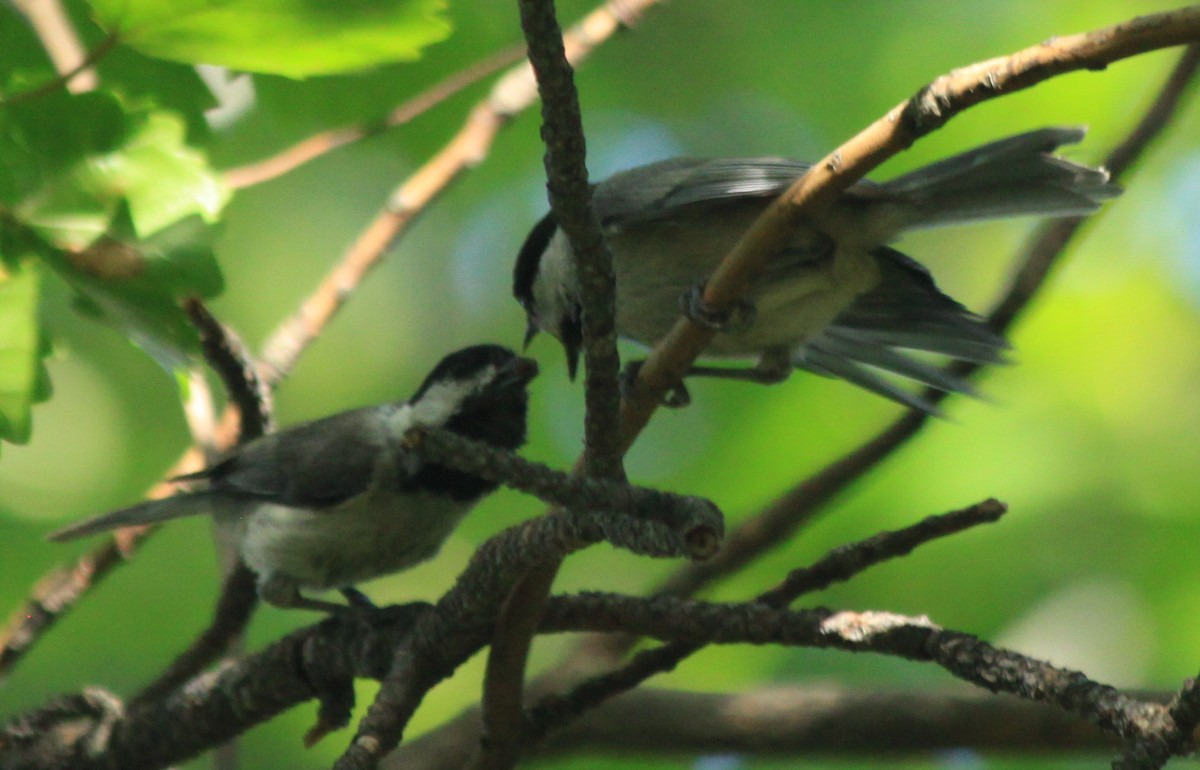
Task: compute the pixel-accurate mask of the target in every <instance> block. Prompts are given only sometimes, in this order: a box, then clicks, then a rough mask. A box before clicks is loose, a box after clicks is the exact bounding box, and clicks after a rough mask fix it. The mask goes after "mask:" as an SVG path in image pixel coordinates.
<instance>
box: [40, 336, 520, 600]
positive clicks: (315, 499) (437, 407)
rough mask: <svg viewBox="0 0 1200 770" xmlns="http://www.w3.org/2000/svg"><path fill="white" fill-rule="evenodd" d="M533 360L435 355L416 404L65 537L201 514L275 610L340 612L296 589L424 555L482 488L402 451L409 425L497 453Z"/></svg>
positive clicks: (213, 470) (516, 435)
mask: <svg viewBox="0 0 1200 770" xmlns="http://www.w3.org/2000/svg"><path fill="white" fill-rule="evenodd" d="M536 374H537V364H536V363H535V362H534V361H532V360H530V359H527V358H518V357H517V356H516V355H515V354H514V353H513V352H512V351H510V350H508V349H507V348H502V347H499V346H497V345H477V346H475V347H469V348H466V349H464V350H460V351H458V352H456V353H451V354H450V355H448V356H446V357H445V358H444V359H442V361H441V363H439V364H438V365H437V366H436V367H434V369H433V371H432V372H430V374H429V376H428V377H426V378H425V381H424V382H423V383H422V384H421V387H419V388H418V389H417V392H416V393H415V394H413V397H412V398H410V399H409V400H408V401H395V402H391V403H387V404H381V405H379V406H369V407H364V408H361V409H354V410H351V411H348V412H342V413H341V414H335V415H332V416H330V417H325V418H322V419H319V420H314V421H313V422H308V423H303V424H301V425H296V426H293V427H291V428H288V429H286V430H282V431H280V432H278V433H273V434H271V435H267V436H263V437H261V438H258V439H255V440H253V441H250V442H248V443H246V444H244V445H243V446H240V447H238V448H237V449H235V450H233V451H232V452H231V453H230V454H229V455H228V456H226V457H225V458H224V459H222V460H221V461H220V462H218V463H216V464H215V465H213V466H212V467H210V468H207V469H205V470H202V471H200V472H198V473H191V474H188V475H186V476H181V477H179V480H182V481H194V482H201V483H202V484H203V487H202V488H201V489H197V490H194V491H190V492H184V493H182V494H178V495H175V496H174V497H169V498H166V499H163V500H153V501H148V502H144V503H139V504H138V505H134V506H131V507H129V508H123V509H121V510H118V511H113V512H111V513H107V514H104V515H102V516H98V517H96V518H93V519H89V520H87V521H83V522H80V523H78V524H73V525H71V526H69V527H66V528H64V529H60V530H58V531H57V532H55V533H53V534H52V535H50V539H51V540H70V539H73V538H77V537H81V536H83V535H90V534H92V533H94V532H100V531H103V530H108V529H113V528H115V527H124V526H128V525H132V524H148V523H150V522H156V521H164V520H166V519H174V518H177V517H180V516H191V515H195V514H204V513H207V514H210V515H212V516H213V517H214V518H215V519H216V522H217V525H218V526H219V527H221V528H225V529H227V530H229V531H231V533H232V535H233V541H234V542H236V543H237V547H238V551H239V553H240V555H241V557H242V559H243V560H244V561H245V563H246V564H247V565H248V566H249V567H250V569H252V570H253V571H254V572H255V573H256V574H257V576H258V594H259V596H260V597H262V599H263V600H264V601H266V602H267V603H269V604H274V605H276V606H279V607H304V608H308V609H314V610H321V611H337V610H344V609H345V607H344V606H343V605H339V604H335V603H332V602H323V601H318V600H314V599H309V598H306V597H304V596H302V595H301V594H300V590H301V589H312V590H316V591H324V590H327V589H332V588H337V589H341V590H342V591H343V593H345V594H346V596H347V598H348V599H350V600H351V602H352V603H354V602H356V601H359V600H362V599H361V594H359V593H358V592H357V591H356V590H354V589H353V588H352V587H353V586H354V584H356V583H359V582H362V581H364V580H370V579H372V578H375V577H379V576H381V575H386V574H389V573H392V572H397V571H400V570H403V569H406V568H408V567H411V566H412V565H414V564H417V563H418V562H422V561H425V560H426V559H429V558H431V557H433V556H434V554H436V553H437V552H438V550H439V549H440V548H441V546H442V542H443V541H445V539H446V538H447V537H448V536H449V535H450V533H451V531H453V530H454V528H455V527H456V526H457V525H458V523H459V521H461V520H462V518H463V516H465V515H466V513H467V512H468V511H470V510H471V508H473V507H474V506H475V504H476V503H478V502H479V501H480V500H481V499H483V497H485V496H486V495H487V494H488V493H490V492H492V491H493V490H494V489H495V488H496V484H495V483H494V482H491V481H486V480H484V479H481V478H478V477H476V476H472V475H470V474H466V473H462V472H460V471H457V470H453V469H451V468H447V467H445V466H441V465H437V464H433V463H427V462H423V461H422V460H421V458H419V457H417V456H415V455H414V454H412V453H411V452H409V451H407V450H406V449H405V448H404V446H403V445H402V443H401V442H402V439H403V438H404V434H405V433H406V432H407V431H408V430H409V429H410V428H413V427H416V426H429V427H440V428H445V429H447V430H451V431H454V432H455V433H458V434H460V435H462V436H466V437H468V438H472V439H476V440H478V441H483V442H486V443H488V444H490V445H492V446H495V447H499V448H502V449H510V450H511V449H516V448H518V447H520V446H521V445H522V444H524V443H525V423H526V413H527V408H528V401H529V396H528V392H527V390H526V386H527V385H528V384H529V382H530V380H532V379H533V377H534V376H535V375H536Z"/></svg>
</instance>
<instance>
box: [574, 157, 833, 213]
mask: <svg viewBox="0 0 1200 770" xmlns="http://www.w3.org/2000/svg"><path fill="white" fill-rule="evenodd" d="M811 165H812V164H810V163H802V162H800V161H796V160H788V159H787V158H772V157H764V158H674V159H671V160H664V161H659V162H658V163H651V164H649V165H646V166H639V167H637V168H633V169H630V170H628V171H623V172H621V173H618V174H614V175H613V176H611V177H609V179H607V180H606V181H604V182H601V183H600V184H599V185H597V187H596V190H595V193H594V202H595V206H596V213H597V216H598V217H599V218H600V222H601V224H602V225H605V226H620V225H622V224H626V223H632V222H647V221H652V220H655V219H661V218H663V217H665V216H668V215H669V214H670V213H671V212H673V211H675V210H677V209H679V208H682V207H688V206H696V205H702V204H711V203H717V202H720V201H727V200H730V199H736V198H762V197H770V196H774V195H778V194H779V193H781V192H783V191H784V190H785V189H787V187H788V185H790V184H791V183H792V182H794V181H795V180H796V179H798V178H799V177H800V176H801V175H803V174H804V173H805V172H806V171H808V169H809V168H810V167H811Z"/></svg>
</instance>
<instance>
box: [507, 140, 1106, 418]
mask: <svg viewBox="0 0 1200 770" xmlns="http://www.w3.org/2000/svg"><path fill="white" fill-rule="evenodd" d="M1083 135H1084V131H1083V130H1082V129H1078V128H1044V129H1041V130H1039V131H1032V132H1030V133H1026V134H1020V135H1018V136H1013V137H1010V138H1008V139H1003V140H1000V141H998V142H993V143H992V144H987V145H984V146H982V147H979V148H976V149H974V150H971V151H969V152H966V153H963V154H961V155H957V156H955V157H952V158H949V159H946V160H943V161H940V162H938V163H934V164H932V165H929V166H926V167H924V168H922V169H919V170H917V171H914V172H912V173H909V174H905V175H904V176H901V177H899V178H897V179H893V180H891V181H890V182H885V183H882V184H877V183H872V182H868V181H862V182H859V183H857V184H855V185H853V186H852V187H850V188H849V189H848V190H846V191H845V192H844V193H843V194H842V196H841V198H840V199H839V200H838V201H837V202H836V203H835V204H833V205H832V206H831V207H830V208H829V209H828V210H826V211H822V212H821V213H820V214H819V215H813V217H812V218H810V219H809V221H808V222H807V223H805V224H802V225H801V226H800V227H798V228H797V229H796V230H795V232H794V233H793V234H792V236H791V238H790V240H789V242H788V245H787V246H786V247H785V248H784V249H782V250H781V251H779V252H777V253H776V254H774V255H772V256H771V257H770V258H769V260H768V262H767V265H766V268H765V270H764V271H763V273H762V274H761V275H760V276H759V278H758V279H757V281H756V283H755V284H754V285H753V286H752V287H751V288H750V291H749V295H748V297H747V304H746V306H745V307H743V308H742V315H743V319H744V322H743V323H741V324H736V326H741V327H742V328H734V327H735V324H731V323H729V322H728V320H727V319H716V318H714V317H713V314H712V312H711V311H710V310H707V309H706V308H704V307H703V303H702V302H701V301H700V300H699V299H698V298H699V297H700V294H699V289H700V288H702V287H703V285H704V282H705V281H706V280H707V279H708V277H709V275H710V274H711V273H712V272H713V270H714V268H716V266H717V264H718V263H719V262H720V261H721V259H722V258H723V257H724V256H725V255H726V254H727V253H728V252H729V250H730V249H731V248H732V247H733V245H734V244H735V243H736V242H737V240H738V238H739V237H740V236H741V235H742V234H743V233H744V232H745V231H746V230H747V229H748V228H749V226H750V224H751V223H752V222H753V221H754V219H755V218H756V217H757V216H758V215H759V214H760V213H761V212H762V211H763V209H764V208H766V207H767V205H768V204H769V203H770V202H771V201H772V199H774V198H775V197H777V196H778V195H779V194H780V193H782V192H783V191H784V190H785V189H787V187H788V186H790V185H791V184H792V183H793V182H794V181H795V180H796V179H797V178H798V177H800V176H801V175H802V174H804V172H806V171H807V170H808V169H809V167H810V165H811V164H808V163H801V162H799V161H793V160H786V159H783V158H716V159H707V160H706V159H691V158H678V159H674V160H666V161H662V162H659V163H652V164H650V165H648V166H641V167H638V168H634V169H631V170H629V171H624V172H621V173H619V174H616V175H615V176H613V177H611V178H610V179H608V180H607V181H604V182H601V183H599V184H597V185H596V186H595V188H594V190H593V195H594V198H593V200H594V204H595V209H596V214H597V216H598V218H599V220H600V225H601V227H602V228H603V230H604V234H605V236H606V238H607V241H608V245H609V248H610V249H611V251H612V256H613V269H614V271H615V273H616V284H617V286H616V288H617V304H616V326H617V333H618V334H620V335H621V336H622V337H625V338H628V339H631V340H634V341H636V342H639V343H641V344H643V345H647V346H649V345H652V344H653V343H654V342H655V341H656V340H658V339H659V338H660V337H662V336H663V335H664V334H665V333H666V332H667V331H668V330H669V329H670V328H671V326H672V325H673V324H674V322H675V319H676V318H677V316H678V313H679V309H680V304H681V300H682V303H683V308H684V312H687V313H689V314H690V315H691V317H692V318H694V319H696V320H697V321H698V322H701V323H707V324H709V325H711V326H714V327H715V328H717V329H718V330H719V332H718V334H717V335H716V336H715V337H714V338H713V341H712V343H711V344H710V345H709V347H708V348H707V350H706V351H705V353H706V355H710V356H718V357H735V358H736V357H741V358H757V364H756V365H755V366H754V367H753V368H740V369H732V368H715V367H702V366H697V367H693V369H692V370H691V371H690V372H689V374H696V375H707V376H717V377H726V378H736V379H748V380H752V381H757V382H777V381H780V380H783V379H786V377H787V376H788V375H789V374H790V372H791V370H792V368H793V367H796V368H800V369H806V370H808V371H812V372H816V373H818V374H822V375H825V376H830V377H841V378H844V379H846V380H848V381H850V382H852V383H854V384H856V385H859V386H861V387H863V388H866V389H867V390H870V391H873V392H875V393H878V394H880V395H883V396H886V397H887V398H890V399H893V400H895V401H898V402H900V403H902V404H906V405H908V406H911V407H916V408H918V409H923V410H925V411H930V412H932V411H934V407H933V406H932V405H931V404H929V403H928V402H927V401H925V400H924V399H922V398H920V397H919V396H917V395H915V394H914V393H912V392H910V391H908V390H906V389H904V388H903V387H901V386H900V385H899V384H897V383H896V382H895V381H893V380H892V379H890V378H889V377H887V376H884V375H883V373H890V374H894V375H901V376H902V377H905V378H908V379H910V380H915V381H916V382H918V383H921V384H924V385H930V386H933V387H936V388H940V389H943V390H947V391H956V392H970V387H969V386H968V384H967V383H966V382H964V381H963V380H962V379H961V378H957V377H952V376H948V375H947V374H945V373H944V372H943V371H941V370H940V369H939V368H937V367H935V366H932V365H931V364H930V363H929V362H928V361H927V360H921V359H920V358H917V357H913V356H912V355H909V354H907V353H906V352H904V351H906V350H912V351H924V352H927V353H936V354H941V355H943V356H947V357H949V358H952V359H960V360H965V361H975V362H985V363H991V362H998V361H1000V360H1002V358H1003V352H1004V350H1005V349H1006V348H1007V345H1006V343H1005V342H1004V340H1003V339H1001V338H1000V337H998V336H997V335H996V334H995V333H993V332H992V331H991V330H989V329H988V328H987V326H986V325H985V324H984V323H983V321H982V319H980V318H979V317H978V316H976V315H974V314H972V313H971V312H969V311H968V310H967V309H966V308H964V307H963V306H962V305H960V304H959V303H958V302H956V301H954V300H953V299H951V298H950V297H948V296H946V295H945V294H943V293H942V292H941V291H939V290H938V288H937V286H936V285H935V284H934V282H933V279H932V278H931V277H930V274H929V272H928V271H927V270H926V269H925V268H924V267H923V266H921V265H920V264H919V263H917V262H916V261H914V260H912V259H910V258H909V257H906V256H905V255H903V254H901V253H900V252H898V251H895V250H894V249H891V248H888V247H887V246H886V245H884V244H886V243H887V242H889V241H891V240H892V239H894V238H896V237H897V236H898V235H900V234H901V233H902V232H904V231H907V230H915V229H918V228H925V227H938V226H942V225H950V224H956V223H959V222H967V221H972V220H978V219H991V218H999V217H1010V216H1021V215H1037V216H1051V217H1062V216H1078V215H1083V214H1089V213H1091V212H1093V211H1095V210H1096V209H1097V208H1099V206H1100V203H1101V202H1102V201H1104V200H1105V199H1107V198H1111V197H1113V196H1115V195H1118V194H1119V192H1120V190H1119V189H1118V188H1116V187H1115V186H1113V185H1110V184H1109V183H1108V172H1106V171H1105V170H1103V169H1097V168H1090V167H1088V166H1082V165H1079V164H1077V163H1072V162H1071V161H1068V160H1065V159H1063V158H1059V157H1054V156H1052V155H1050V154H1049V153H1051V152H1053V151H1054V150H1055V149H1056V148H1057V147H1059V146H1060V145H1063V144H1070V143H1074V142H1078V141H1079V140H1080V139H1082V138H1083ZM513 294H514V295H515V296H516V298H517V300H518V301H519V302H520V303H521V304H522V305H523V306H524V308H525V311H526V314H527V316H528V320H529V328H528V333H527V335H526V339H525V342H526V345H528V343H529V341H530V340H531V339H532V338H533V336H534V335H535V334H536V333H537V332H538V330H542V329H544V330H545V331H547V332H549V333H550V334H552V335H554V336H555V337H557V338H558V339H559V341H560V342H562V344H563V347H564V348H565V349H566V353H567V363H568V371H569V372H570V375H571V377H572V379H573V378H574V376H575V368H576V365H577V362H578V357H579V347H580V343H581V340H582V327H581V317H580V316H581V308H580V298H579V281H578V278H577V276H576V274H575V262H574V258H573V255H572V253H571V247H570V244H569V243H568V242H567V239H566V237H565V236H564V234H563V233H562V231H561V230H560V229H559V228H558V225H557V223H556V222H555V220H554V217H553V215H552V214H548V215H546V217H545V218H544V219H542V220H541V221H540V222H539V223H538V224H537V225H535V226H534V228H533V230H532V231H531V232H530V234H529V236H528V238H527V239H526V241H525V244H524V246H522V248H521V251H520V255H519V256H518V257H517V263H516V268H515V270H514V273H513Z"/></svg>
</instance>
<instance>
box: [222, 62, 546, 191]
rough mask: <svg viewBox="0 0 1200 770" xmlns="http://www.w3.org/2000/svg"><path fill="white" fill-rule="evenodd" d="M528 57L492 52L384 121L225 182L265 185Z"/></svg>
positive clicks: (329, 136) (292, 150)
mask: <svg viewBox="0 0 1200 770" xmlns="http://www.w3.org/2000/svg"><path fill="white" fill-rule="evenodd" d="M524 56H525V47H524V46H516V47H513V48H509V49H506V50H503V51H500V52H498V53H495V54H492V55H491V56H489V57H487V58H486V59H481V60H480V61H478V62H476V63H474V64H472V65H471V66H469V67H467V68H466V69H464V70H461V71H459V72H456V73H454V74H452V75H450V76H449V77H447V78H446V79H445V80H442V81H441V82H439V83H436V84H434V85H433V86H431V87H430V88H428V89H427V90H425V91H422V92H421V93H419V94H417V95H416V96H414V97H413V98H412V99H409V100H408V101H406V102H404V103H403V104H401V105H399V106H398V107H396V108H395V109H393V110H392V111H391V112H389V113H388V114H387V116H386V117H384V118H383V120H380V121H376V122H373V123H362V124H359V125H354V126H344V127H342V128H335V129H332V130H330V131H322V132H321V133H318V134H314V135H312V136H310V137H308V138H307V139H304V140H303V141H300V142H297V143H296V144H294V145H292V146H291V147H288V148H287V149H285V150H283V151H281V152H278V153H276V154H274V155H272V156H271V157H269V158H264V159H262V160H259V161H255V162H253V163H248V164H246V165H244V166H238V167H237V168H231V169H229V170H228V171H226V172H225V173H224V177H225V183H226V184H227V185H229V187H230V188H232V189H234V190H240V189H242V188H243V187H252V186H254V185H257V184H262V183H263V182H267V181H270V180H272V179H276V178H278V177H281V176H283V175H284V174H286V173H288V172H290V171H295V170H296V169H297V168H299V167H300V166H302V165H304V164H305V163H308V162H309V161H311V160H315V159H317V158H319V157H321V156H322V155H325V154H327V153H330V152H333V151H334V150H337V149H339V148H341V147H345V146H346V145H348V144H352V143H353V142H357V141H360V140H362V139H368V138H370V137H373V136H378V135H379V134H382V133H384V132H385V131H387V130H389V129H392V128H397V127H399V126H403V125H404V124H406V123H408V122H410V121H412V120H414V119H415V118H417V117H419V116H421V115H423V114H425V113H426V112H428V111H430V110H432V109H433V108H434V107H437V106H438V105H439V104H441V103H442V102H445V101H446V100H448V99H450V98H451V97H453V96H456V95H457V94H459V93H461V92H462V91H464V90H466V89H467V88H469V87H471V86H472V85H474V84H476V83H478V82H480V81H481V80H483V79H484V78H486V77H488V76H489V75H494V74H495V73H497V72H499V71H500V70H501V69H503V68H504V67H507V66H509V65H511V64H515V63H516V62H519V61H521V59H523V58H524Z"/></svg>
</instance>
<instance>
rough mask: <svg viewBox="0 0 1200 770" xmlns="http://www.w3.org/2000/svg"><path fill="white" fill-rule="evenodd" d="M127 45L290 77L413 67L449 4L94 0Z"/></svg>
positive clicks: (443, 26)
mask: <svg viewBox="0 0 1200 770" xmlns="http://www.w3.org/2000/svg"><path fill="white" fill-rule="evenodd" d="M91 5H92V7H93V8H94V9H95V10H96V13H97V14H98V15H99V17H100V20H101V22H102V23H103V24H104V25H105V26H106V27H108V28H109V29H110V30H113V31H116V32H118V33H119V34H120V36H121V40H122V42H124V43H126V44H128V45H130V46H132V47H134V48H136V49H138V50H139V51H141V52H143V53H146V54H149V55H151V56H157V57H161V58H164V59H172V60H175V61H182V62H189V63H204V64H220V65H224V66H227V67H231V68H233V69H239V70H247V71H251V72H269V73H274V74H279V75H287V76H289V77H297V78H298V77H307V76H310V75H320V74H330V73H336V72H349V71H354V70H362V69H366V68H369V67H374V66H377V65H380V64H386V63H390V62H397V61H411V60H413V59H416V58H418V57H419V56H420V54H421V49H422V48H424V47H426V46H428V45H431V44H432V43H436V42H438V41H440V40H443V39H445V38H446V37H447V36H448V35H449V34H450V30H451V26H450V23H449V21H448V20H447V19H446V18H445V17H444V15H443V11H444V9H445V5H446V3H445V2H444V0H340V1H339V2H326V3H313V2H305V1H304V0H243V1H242V2H237V3H231V2H228V0H183V1H182V2H177V1H176V0H91Z"/></svg>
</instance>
